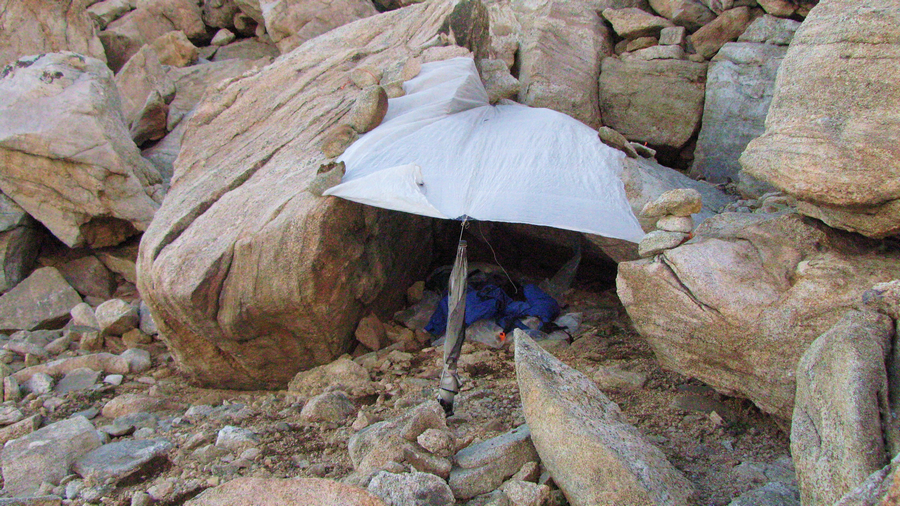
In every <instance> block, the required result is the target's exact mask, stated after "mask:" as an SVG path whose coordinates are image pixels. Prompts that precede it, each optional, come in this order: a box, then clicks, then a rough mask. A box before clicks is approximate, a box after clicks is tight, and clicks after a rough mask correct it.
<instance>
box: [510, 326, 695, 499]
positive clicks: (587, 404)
mask: <svg viewBox="0 0 900 506" xmlns="http://www.w3.org/2000/svg"><path fill="white" fill-rule="evenodd" d="M515 342H516V352H515V355H516V376H517V378H518V383H519V392H520V394H521V396H522V408H523V411H524V413H525V420H526V421H527V422H528V426H529V427H530V428H531V432H532V436H531V437H532V440H533V441H534V446H535V448H537V451H538V453H539V454H540V456H541V461H542V462H543V464H544V466H545V467H546V468H547V470H548V471H549V472H550V475H551V476H552V477H553V481H555V482H556V484H557V485H559V488H560V489H562V491H563V493H565V495H566V498H567V499H568V500H569V504H572V505H573V506H588V505H596V504H615V505H645V504H667V505H673V506H674V505H687V504H692V501H691V499H692V496H693V494H694V490H693V487H692V486H691V483H690V482H689V481H688V480H687V478H685V477H684V475H682V474H681V472H679V471H678V470H677V469H675V468H674V467H672V464H670V463H669V461H668V460H666V457H665V455H663V453H662V451H660V450H659V448H656V447H655V446H653V445H652V444H650V443H649V442H647V441H646V440H645V439H644V438H643V436H642V435H641V434H640V432H638V430H637V428H635V427H634V426H632V425H630V424H628V423H626V422H625V421H624V419H623V417H622V414H621V411H619V407H618V406H617V405H616V404H615V403H614V402H612V401H610V400H609V399H608V398H607V397H606V396H605V395H603V393H602V392H601V391H600V390H599V389H598V388H597V387H596V385H594V383H593V381H591V380H590V379H589V378H587V377H586V376H584V375H583V374H581V373H580V372H578V371H576V370H574V369H572V368H570V367H568V366H567V365H565V364H563V363H562V362H560V361H559V360H557V359H556V358H554V357H553V356H552V355H550V354H549V353H547V352H546V351H544V350H543V349H542V348H541V347H540V346H538V345H537V344H536V343H535V342H534V341H533V340H532V339H531V338H529V337H528V336H527V335H526V334H525V333H524V332H522V331H519V330H516V331H515Z"/></svg>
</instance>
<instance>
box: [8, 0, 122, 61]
mask: <svg viewBox="0 0 900 506" xmlns="http://www.w3.org/2000/svg"><path fill="white" fill-rule="evenodd" d="M91 3H93V2H92V1H91V0H64V1H55V0H16V1H6V2H3V8H2V9H0V67H2V66H4V65H6V64H8V63H11V62H14V61H16V60H18V59H19V58H21V57H23V56H30V55H35V54H41V53H56V52H60V51H72V52H75V53H79V54H83V55H85V56H90V57H92V58H96V59H98V60H103V61H106V54H105V53H104V51H103V45H102V44H101V43H100V39H99V37H98V36H97V28H96V27H95V26H94V23H93V20H91V18H90V16H88V13H87V12H86V11H85V9H86V8H87V6H88V5H90V4H91Z"/></svg>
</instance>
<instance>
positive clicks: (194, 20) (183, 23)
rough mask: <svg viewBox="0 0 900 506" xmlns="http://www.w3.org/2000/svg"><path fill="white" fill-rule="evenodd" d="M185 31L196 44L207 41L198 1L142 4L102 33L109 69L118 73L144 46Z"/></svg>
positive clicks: (144, 0)
mask: <svg viewBox="0 0 900 506" xmlns="http://www.w3.org/2000/svg"><path fill="white" fill-rule="evenodd" d="M173 31H182V32H184V34H185V35H186V36H187V37H188V39H190V40H191V41H192V42H194V43H200V42H203V41H204V40H205V39H206V38H207V33H206V25H205V24H204V23H203V19H202V15H201V11H200V6H199V5H198V4H197V2H196V1H194V0H138V1H137V8H136V9H135V10H133V11H131V12H129V13H128V14H126V15H124V16H122V17H121V18H119V19H117V20H115V21H113V22H112V23H110V24H109V26H107V27H106V29H105V30H103V31H102V32H100V40H101V41H102V42H103V47H104V48H105V49H106V56H107V58H108V59H109V68H111V69H112V70H113V71H115V72H118V71H119V69H121V68H122V66H123V65H125V62H127V61H128V59H129V58H131V57H132V56H134V54H135V53H137V52H138V51H139V50H140V49H141V47H142V46H143V45H144V44H150V43H152V42H153V41H154V40H156V39H157V38H158V37H161V36H163V35H165V34H167V33H169V32H173Z"/></svg>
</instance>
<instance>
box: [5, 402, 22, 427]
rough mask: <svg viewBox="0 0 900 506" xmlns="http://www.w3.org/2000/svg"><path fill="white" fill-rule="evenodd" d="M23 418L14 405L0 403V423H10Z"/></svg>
mask: <svg viewBox="0 0 900 506" xmlns="http://www.w3.org/2000/svg"><path fill="white" fill-rule="evenodd" d="M23 418H25V415H24V414H22V412H21V411H19V410H18V409H16V407H15V406H9V405H0V425H12V424H14V423H16V422H18V421H20V420H22V419H23Z"/></svg>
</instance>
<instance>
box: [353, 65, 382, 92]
mask: <svg viewBox="0 0 900 506" xmlns="http://www.w3.org/2000/svg"><path fill="white" fill-rule="evenodd" d="M350 80H351V81H353V84H355V85H356V86H357V87H359V88H360V89H366V88H368V87H370V86H375V85H376V84H378V83H379V82H380V81H381V70H379V69H377V68H375V67H367V66H360V67H356V68H355V69H353V70H351V71H350Z"/></svg>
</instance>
